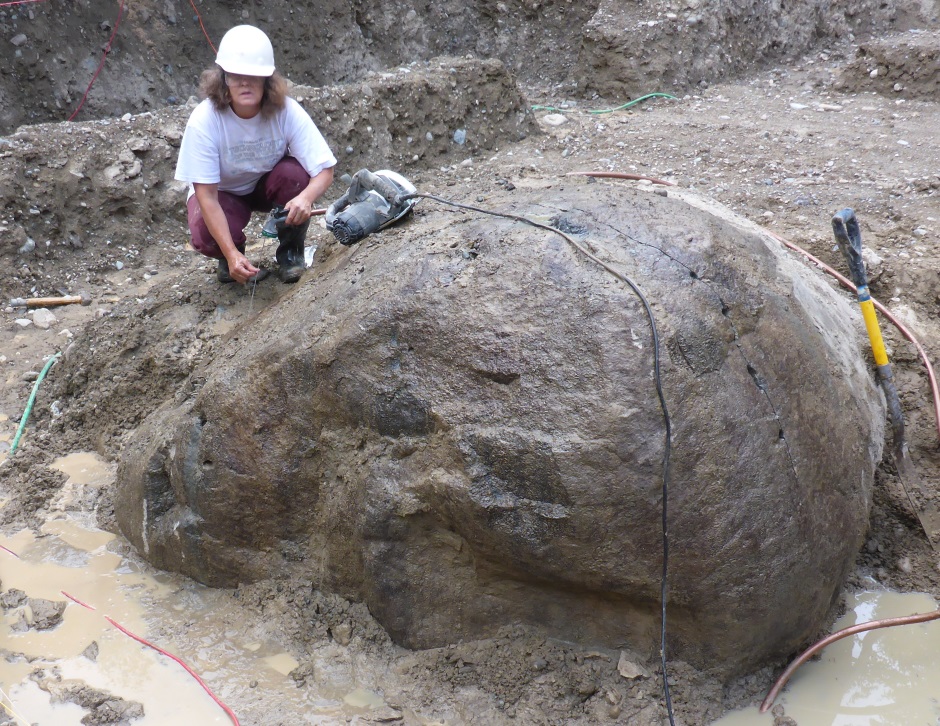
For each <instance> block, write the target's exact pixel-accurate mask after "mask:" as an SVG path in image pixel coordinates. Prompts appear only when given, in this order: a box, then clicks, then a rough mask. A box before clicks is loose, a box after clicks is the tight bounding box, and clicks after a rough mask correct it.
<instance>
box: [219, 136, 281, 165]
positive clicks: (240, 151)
mask: <svg viewBox="0 0 940 726" xmlns="http://www.w3.org/2000/svg"><path fill="white" fill-rule="evenodd" d="M286 146H287V144H286V143H285V142H284V140H283V139H256V140H254V141H244V142H242V143H240V144H235V145H233V146H230V147H229V148H227V149H226V150H225V165H226V166H227V167H228V168H229V169H230V170H231V171H232V172H235V173H238V172H245V171H255V172H257V171H261V172H265V171H269V170H270V169H271V168H272V167H273V166H274V165H275V164H276V163H277V162H278V161H280V160H281V158H282V157H283V156H284V151H285V147H286Z"/></svg>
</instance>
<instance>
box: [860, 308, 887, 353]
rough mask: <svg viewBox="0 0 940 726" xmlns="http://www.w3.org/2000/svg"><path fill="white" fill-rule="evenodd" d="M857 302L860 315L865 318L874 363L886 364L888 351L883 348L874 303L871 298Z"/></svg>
mask: <svg viewBox="0 0 940 726" xmlns="http://www.w3.org/2000/svg"><path fill="white" fill-rule="evenodd" d="M858 304H859V305H860V306H861V308H862V317H863V318H865V328H866V329H867V330H868V340H869V341H871V352H872V353H874V355H875V363H876V364H877V365H880V366H886V365H888V352H887V351H886V350H885V341H884V338H882V337H881V328H880V327H879V326H878V317H877V315H876V314H875V304H874V303H873V302H872V301H871V298H868V299H867V300H861V301H859V303H858Z"/></svg>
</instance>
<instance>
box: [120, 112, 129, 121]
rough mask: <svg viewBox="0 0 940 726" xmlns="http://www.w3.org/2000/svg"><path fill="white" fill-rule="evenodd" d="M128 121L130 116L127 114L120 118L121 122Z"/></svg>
mask: <svg viewBox="0 0 940 726" xmlns="http://www.w3.org/2000/svg"><path fill="white" fill-rule="evenodd" d="M130 120H131V115H130V114H129V113H126V114H124V115H123V116H121V121H130Z"/></svg>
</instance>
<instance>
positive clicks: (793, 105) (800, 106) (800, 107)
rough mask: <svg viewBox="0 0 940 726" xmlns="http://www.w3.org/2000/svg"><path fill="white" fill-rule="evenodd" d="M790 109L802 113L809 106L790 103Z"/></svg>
mask: <svg viewBox="0 0 940 726" xmlns="http://www.w3.org/2000/svg"><path fill="white" fill-rule="evenodd" d="M790 108H792V109H793V110H794V111H802V110H804V109H806V108H809V106H807V105H806V104H805V103H791V104H790Z"/></svg>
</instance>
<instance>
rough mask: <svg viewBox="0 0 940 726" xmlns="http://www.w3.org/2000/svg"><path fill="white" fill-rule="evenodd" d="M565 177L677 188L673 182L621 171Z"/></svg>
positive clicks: (568, 174) (576, 173) (569, 173)
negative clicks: (627, 181) (621, 180)
mask: <svg viewBox="0 0 940 726" xmlns="http://www.w3.org/2000/svg"><path fill="white" fill-rule="evenodd" d="M565 176H593V177H597V178H598V179H630V180H632V181H648V182H653V184H662V185H664V186H667V187H674V186H678V185H677V184H676V183H675V182H671V181H666V180H665V179H657V178H655V177H652V176H642V175H641V174H627V173H625V172H622V171H569V172H568V173H567V174H565Z"/></svg>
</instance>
